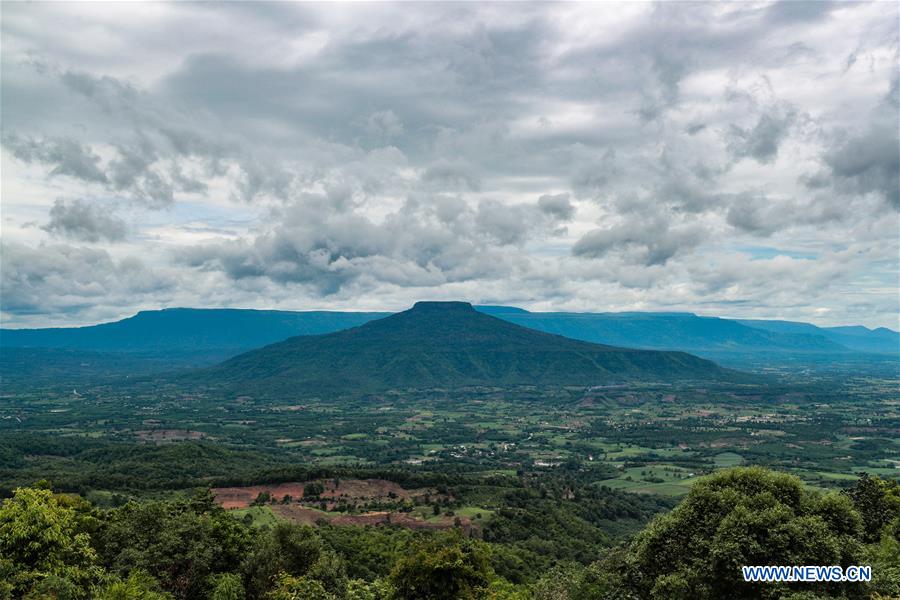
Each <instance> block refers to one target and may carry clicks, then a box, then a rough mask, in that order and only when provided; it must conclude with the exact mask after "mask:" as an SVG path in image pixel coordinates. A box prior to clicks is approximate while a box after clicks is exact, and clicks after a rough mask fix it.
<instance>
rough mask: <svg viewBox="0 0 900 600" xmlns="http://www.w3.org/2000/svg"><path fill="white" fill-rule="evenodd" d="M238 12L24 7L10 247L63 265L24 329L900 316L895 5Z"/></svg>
mask: <svg viewBox="0 0 900 600" xmlns="http://www.w3.org/2000/svg"><path fill="white" fill-rule="evenodd" d="M7 8H8V9H7ZM211 10H212V9H210V8H209V7H208V6H206V5H204V4H202V3H201V4H159V5H154V8H153V11H152V18H150V17H146V16H144V17H142V16H137V15H136V14H135V13H134V11H133V10H132V9H131V8H129V7H127V6H125V5H122V6H119V5H115V4H111V5H104V7H103V8H102V10H101V9H96V8H95V7H92V6H91V5H90V4H79V3H74V4H42V3H23V4H14V5H10V6H9V7H4V19H3V22H2V24H0V27H2V30H3V31H2V33H3V36H4V52H3V56H2V57H0V61H2V80H3V81H2V88H3V94H2V105H3V106H2V109H3V117H4V124H3V125H4V127H3V130H4V133H3V136H2V153H3V161H4V162H3V166H4V177H3V185H4V189H3V198H2V203H3V205H2V209H3V217H4V223H3V234H2V235H3V243H4V244H6V245H9V247H14V248H15V249H14V250H13V251H12V255H11V256H13V257H22V256H25V255H26V254H27V255H28V256H29V257H30V258H31V257H33V258H35V261H36V264H37V265H41V264H44V263H42V262H41V261H40V260H38V259H39V257H40V256H44V257H46V259H47V261H46V265H45V266H43V267H41V268H40V269H37V268H36V269H34V270H32V271H29V273H30V275H29V276H28V277H26V278H25V279H21V278H20V279H16V275H15V273H16V271H15V270H13V271H10V272H9V274H7V272H6V270H5V269H4V272H3V274H2V279H3V282H4V283H3V285H4V286H6V287H5V288H4V289H11V288H10V286H12V285H14V284H13V283H10V282H12V281H15V285H24V286H25V290H26V291H27V290H30V291H28V292H27V294H26V296H27V301H22V302H13V303H9V304H7V303H6V299H5V298H4V308H3V310H4V313H3V314H4V319H5V320H6V321H7V322H10V323H24V322H28V323H38V322H42V323H44V324H51V323H52V322H53V321H54V320H55V319H56V318H57V316H58V315H61V317H60V318H63V319H67V320H70V321H78V320H81V321H82V322H83V321H84V320H88V319H90V318H93V317H95V316H97V315H104V316H111V315H115V314H119V313H122V314H125V313H127V312H128V311H129V310H131V309H132V308H133V307H135V306H152V305H154V304H155V305H159V304H161V303H164V302H169V301H173V302H174V301H179V302H183V303H188V304H194V305H216V306H229V305H234V306H238V305H241V304H246V303H248V302H249V303H252V304H253V305H254V306H259V307H265V306H276V305H278V306H281V307H285V308H296V307H307V308H312V307H316V306H319V307H320V306H322V305H323V303H324V304H327V305H328V306H340V307H342V308H356V307H363V308H366V307H373V306H379V307H384V308H400V307H402V306H404V305H406V304H408V303H409V302H411V301H413V300H415V299H416V298H418V297H422V296H428V297H448V298H449V297H454V296H464V297H469V296H472V297H473V299H477V298H475V297H488V296H489V299H490V300H491V301H494V302H505V301H509V302H513V301H516V302H522V303H525V304H526V305H528V306H531V307H538V308H542V309H552V308H562V307H565V308H570V309H578V310H605V309H606V310H621V309H630V308H634V309H652V308H663V309H668V308H669V307H672V306H680V307H682V308H685V309H692V308H695V307H696V306H702V307H706V308H707V309H708V311H710V312H712V311H720V312H721V311H723V310H725V309H728V308H730V307H734V306H741V307H743V308H742V310H746V311H748V313H747V314H750V313H751V312H752V314H754V315H755V316H766V314H765V311H766V309H767V307H768V308H770V309H771V311H772V313H775V312H778V313H779V314H781V315H788V314H789V315H790V316H792V317H802V316H803V315H804V314H806V313H804V311H807V310H808V311H810V312H809V314H810V315H813V317H809V318H822V319H827V320H830V321H831V322H834V323H840V322H842V320H844V319H850V318H854V319H863V320H865V321H866V322H867V323H869V324H890V323H892V322H894V321H896V313H897V310H898V309H900V307H898V306H897V300H896V298H895V296H896V293H895V291H896V290H895V288H896V276H897V271H898V265H897V263H898V261H897V259H896V252H893V253H892V249H893V248H894V247H895V246H896V240H897V239H898V238H900V231H898V227H897V224H896V210H897V208H898V203H900V199H898V196H897V193H898V192H897V190H898V188H900V186H898V185H897V178H898V173H897V165H898V162H900V161H898V157H897V137H896V132H897V130H898V128H900V127H898V124H897V118H898V117H897V114H898V109H900V107H898V98H897V93H898V87H900V86H898V80H897V78H896V74H895V71H896V60H895V59H896V53H897V47H898V41H897V39H898V31H897V27H896V23H897V21H898V16H900V15H898V8H897V6H896V4H895V3H851V4H846V3H837V4H831V3H828V4H826V3H819V2H777V3H768V4H761V5H757V4H740V3H738V4H715V5H714V4H704V3H657V4H640V3H638V4H630V3H625V4H591V5H588V4H577V3H575V4H539V3H538V4H519V5H515V6H514V7H512V8H511V9H510V10H504V11H498V10H496V7H495V6H493V5H490V4H452V3H451V4H405V5H402V6H394V5H387V4H369V5H365V6H361V7H358V10H354V11H353V12H352V13H350V12H346V11H344V10H342V9H340V8H335V7H334V6H331V5H327V4H272V5H261V4H258V5H253V4H246V5H244V4H239V3H238V4H229V5H227V6H222V7H217V9H216V10H215V18H211V17H212V16H213V14H212V13H211V12H210V11H211ZM837 11H839V15H840V27H836V16H837ZM97 31H101V32H103V34H102V35H98V34H97V33H96V32H97ZM60 32H62V33H60ZM88 37H90V39H91V40H92V44H90V45H85V44H83V43H82V40H84V39H87V38H88ZM173 39H177V40H178V43H177V44H173V43H172V40H173ZM234 40H240V41H241V43H240V44H234ZM848 57H852V60H851V59H850V58H848ZM851 63H852V64H851ZM848 65H850V66H851V67H852V68H847V66H848ZM886 89H887V90H889V91H888V93H887V94H885V90H886ZM56 198H62V199H64V200H59V201H58V202H56V203H55V202H54V199H56ZM75 199H77V200H75ZM107 206H116V207H120V208H119V210H120V211H122V212H116V211H105V210H103V209H102V208H101V207H107ZM124 211H128V212H127V214H128V228H127V229H125V230H123V229H122V226H123V222H122V221H121V219H120V216H119V215H123V214H126V213H125V212H124ZM48 214H49V217H46V218H45V215H48ZM42 219H43V220H44V224H43V227H35V226H33V224H34V223H37V222H39V221H41V220H42ZM123 231H125V233H123ZM62 240H65V241H68V242H69V243H71V244H73V245H72V246H67V245H66V244H60V243H59V242H60V241H62ZM863 242H864V244H865V247H866V248H874V249H877V251H868V250H866V251H865V252H863V253H862V254H861V256H863V257H865V258H859V259H856V258H854V259H853V264H854V270H848V269H844V268H842V267H840V265H839V264H838V263H839V262H840V261H846V260H848V258H847V255H845V254H841V253H840V252H841V251H842V249H846V248H850V247H857V245H859V244H862V243H863ZM80 243H87V244H90V246H89V247H87V248H82V247H79V246H78V245H77V244H80ZM762 245H765V246H766V247H771V248H776V249H784V252H786V253H788V254H789V255H791V256H801V255H802V256H813V257H815V258H813V259H809V260H807V261H805V262H803V261H799V260H795V261H792V262H788V261H785V260H784V257H781V258H778V257H775V258H771V257H769V258H766V259H765V260H763V259H761V258H760V257H759V256H755V255H754V254H753V251H752V250H748V248H754V247H759V246H762ZM892 245H893V246H892ZM100 250H103V251H105V258H104V255H103V254H99V255H98V254H91V253H90V252H89V251H100ZM131 257H140V264H141V265H142V266H141V267H140V268H137V267H135V268H134V269H132V270H130V271H129V270H128V269H126V268H125V266H127V265H128V264H130V263H129V261H130V259H131ZM30 258H29V259H30ZM4 260H5V259H4ZM107 260H108V262H107ZM20 263H21V261H20V262H17V263H16V264H17V265H18V266H17V267H16V268H17V269H19V270H22V269H24V267H22V266H21V265H20ZM11 264H12V263H11ZM50 265H60V266H59V267H58V268H56V270H54V268H55V267H54V268H51V266H50ZM78 265H82V267H79V266H78ZM84 265H88V266H84ZM78 268H95V269H96V270H97V274H98V275H97V279H98V280H99V282H98V281H93V280H91V279H90V278H86V277H85V276H84V275H82V274H79V273H78V271H77V269H78ZM22 272H25V271H22ZM127 273H132V274H135V273H139V274H141V275H140V276H137V275H135V276H134V277H133V278H132V279H131V280H130V281H131V283H127V284H126V283H123V282H124V281H125V279H127V277H126V274H127ZM104 274H105V275H104ZM767 274H772V276H773V277H791V278H794V279H797V280H798V281H796V282H795V281H792V282H791V285H785V286H784V287H785V290H784V291H783V292H777V290H776V291H773V287H772V284H771V283H767V282H766V281H765V277H766V276H767ZM829 277H831V278H832V280H833V281H832V283H831V285H834V286H838V287H839V288H840V289H841V290H842V292H841V294H829V293H828V292H827V287H828V285H827V280H828V278H829ZM67 278H68V279H71V282H72V285H71V286H70V287H71V288H72V289H74V290H77V293H75V294H74V295H72V296H70V297H69V299H68V300H66V301H65V302H62V303H59V302H58V301H57V299H56V298H55V296H54V295H55V294H63V295H65V293H64V292H61V291H60V290H61V289H62V287H64V286H63V285H62V284H63V283H64V282H65V280H66V279H67ZM139 281H143V282H145V283H146V286H143V285H138V282H139ZM804 281H805V282H806V283H808V285H805V286H804ZM22 282H24V283H22ZM154 286H156V287H154ZM93 289H98V290H99V289H102V290H105V291H106V292H108V293H109V296H108V297H107V296H104V295H103V294H102V293H98V294H97V295H91V294H89V293H88V292H90V291H91V290H93ZM24 293H25V292H23V294H24ZM11 297H13V298H14V297H15V295H13V296H11ZM322 298H327V300H322ZM42 303H43V305H44V307H45V309H44V310H43V312H42V309H41V304H42ZM7 306H8V307H9V308H7ZM60 307H62V309H60ZM823 307H824V308H828V309H829V311H828V312H812V311H813V310H814V309H820V308H823ZM865 307H869V308H868V309H866V308H865ZM63 309H64V310H63ZM866 310H869V312H866ZM821 315H826V316H821ZM41 319H43V321H41Z"/></svg>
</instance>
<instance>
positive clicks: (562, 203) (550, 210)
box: [538, 193, 575, 221]
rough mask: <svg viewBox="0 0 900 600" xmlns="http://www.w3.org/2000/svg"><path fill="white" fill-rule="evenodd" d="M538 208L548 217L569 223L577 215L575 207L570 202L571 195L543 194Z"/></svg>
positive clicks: (539, 199)
mask: <svg viewBox="0 0 900 600" xmlns="http://www.w3.org/2000/svg"><path fill="white" fill-rule="evenodd" d="M538 207H539V208H540V209H541V210H542V211H544V212H545V213H546V214H548V215H552V216H553V217H555V218H557V219H560V220H561V221H568V220H570V219H571V218H572V217H573V216H574V215H575V207H574V206H572V203H571V202H570V201H569V194H566V193H563V194H543V195H542V196H541V197H540V198H538Z"/></svg>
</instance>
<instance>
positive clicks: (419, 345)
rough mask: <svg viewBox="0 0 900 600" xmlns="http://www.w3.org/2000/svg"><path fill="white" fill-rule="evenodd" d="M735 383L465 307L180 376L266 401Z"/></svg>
mask: <svg viewBox="0 0 900 600" xmlns="http://www.w3.org/2000/svg"><path fill="white" fill-rule="evenodd" d="M732 379H735V380H737V379H746V378H745V377H743V376H742V375H740V374H738V373H735V372H733V371H729V370H727V369H723V368H721V367H719V366H718V365H716V364H715V363H713V362H711V361H708V360H704V359H702V358H698V357H696V356H692V355H690V354H687V353H684V352H671V351H659V350H635V349H628V348H616V347H612V346H605V345H600V344H592V343H588V342H583V341H579V340H573V339H570V338H566V337H562V336H558V335H552V334H548V333H543V332H539V331H535V330H534V329H529V328H526V327H520V326H518V325H515V324H513V323H510V322H508V321H504V320H502V319H498V318H495V317H492V316H490V315H487V314H484V313H482V312H478V311H476V310H475V309H474V308H473V307H472V305H471V304H468V303H465V302H419V303H417V304H416V305H415V306H414V307H413V308H411V309H410V310H407V311H404V312H401V313H397V314H394V315H391V316H388V317H385V318H382V319H377V320H373V321H370V322H368V323H366V324H364V325H360V326H358V327H353V328H351V329H346V330H343V331H338V332H334V333H329V334H324V335H317V336H297V337H292V338H290V339H287V340H285V341H283V342H279V343H276V344H272V345H269V346H266V347H264V348H260V349H257V350H252V351H250V352H247V353H245V354H241V355H239V356H236V357H234V358H232V359H229V360H227V361H225V362H224V363H222V364H219V365H216V366H214V367H211V368H207V369H202V370H199V371H195V372H192V373H189V374H187V375H185V376H183V378H182V380H183V381H185V382H191V383H201V384H204V385H212V386H217V387H223V388H225V389H228V390H229V391H232V392H234V393H245V394H250V395H255V396H263V397H283V396H287V395H292V394H306V395H318V394H329V395H334V394H337V395H344V394H363V393H375V392H385V391H388V390H410V389H454V388H461V387H471V386H514V385H537V386H545V385H556V386H559V385H577V386H590V385H601V384H609V383H622V382H630V381H679V380H680V381H684V380H706V381H713V380H715V381H724V380H732Z"/></svg>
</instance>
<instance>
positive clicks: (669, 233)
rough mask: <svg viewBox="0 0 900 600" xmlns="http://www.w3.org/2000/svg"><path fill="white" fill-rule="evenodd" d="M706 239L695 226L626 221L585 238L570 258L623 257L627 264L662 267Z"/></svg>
mask: <svg viewBox="0 0 900 600" xmlns="http://www.w3.org/2000/svg"><path fill="white" fill-rule="evenodd" d="M705 238H706V232H705V231H704V230H703V229H702V228H701V227H700V226H697V225H687V226H680V227H670V226H669V224H668V222H667V221H666V220H665V219H663V218H661V217H657V218H655V219H653V220H652V221H648V222H642V223H641V222H636V221H628V222H626V223H623V224H621V225H618V226H614V227H610V228H606V229H594V230H593V231H589V232H588V233H586V234H584V236H582V237H581V239H579V240H578V241H577V242H575V245H574V246H572V254H573V255H575V256H579V257H583V258H602V257H604V256H605V255H607V254H609V253H622V254H624V255H625V256H626V257H627V260H628V261H629V262H634V263H638V264H644V265H648V266H652V265H664V264H666V262H668V261H669V260H670V259H671V258H673V257H674V256H676V255H677V254H681V253H684V252H688V251H690V250H693V249H694V248H696V247H697V246H698V245H699V244H700V243H701V242H702V241H703V240H704V239H705Z"/></svg>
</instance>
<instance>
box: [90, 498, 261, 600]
mask: <svg viewBox="0 0 900 600" xmlns="http://www.w3.org/2000/svg"><path fill="white" fill-rule="evenodd" d="M251 539H252V534H251V532H250V529H249V528H248V527H247V526H246V525H244V524H243V523H242V522H241V521H240V520H238V519H235V518H233V517H232V516H230V515H228V514H227V513H226V512H225V511H224V510H223V509H222V508H220V507H219V506H217V505H215V503H211V502H209V498H208V496H207V495H206V494H204V493H201V494H198V495H197V496H195V497H193V498H191V499H190V500H187V501H167V502H144V503H136V502H129V503H128V504H126V505H125V506H123V507H121V508H118V509H115V510H112V511H110V512H109V513H108V514H107V518H106V520H105V522H104V526H103V527H102V529H101V531H100V532H99V534H98V536H97V548H98V550H99V551H100V553H101V555H102V557H103V559H104V562H105V563H106V564H107V565H108V567H109V568H110V569H111V570H112V571H113V572H115V573H119V574H123V575H124V574H127V573H129V572H130V571H132V570H134V569H142V570H144V571H146V572H148V573H152V574H153V575H154V576H156V577H158V578H159V581H160V584H161V585H162V587H163V588H164V589H165V590H167V591H169V592H171V593H172V594H173V595H174V596H175V597H176V598H185V599H186V598H207V597H208V596H209V594H210V593H211V591H212V589H211V586H212V579H211V577H210V576H211V575H214V574H216V573H221V572H233V571H237V570H238V568H239V566H240V564H241V561H242V560H243V558H244V557H245V556H246V555H247V553H248V551H249V550H250V546H251Z"/></svg>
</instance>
